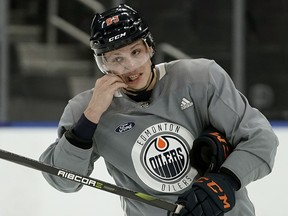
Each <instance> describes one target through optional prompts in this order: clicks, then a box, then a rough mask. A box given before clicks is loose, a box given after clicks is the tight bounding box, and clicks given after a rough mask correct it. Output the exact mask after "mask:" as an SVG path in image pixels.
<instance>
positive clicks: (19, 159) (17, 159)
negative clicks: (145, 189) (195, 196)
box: [0, 149, 183, 214]
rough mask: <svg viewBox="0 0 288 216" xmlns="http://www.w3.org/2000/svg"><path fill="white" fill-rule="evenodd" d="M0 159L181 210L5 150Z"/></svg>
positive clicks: (145, 195) (149, 196)
mask: <svg viewBox="0 0 288 216" xmlns="http://www.w3.org/2000/svg"><path fill="white" fill-rule="evenodd" d="M0 158H2V159H4V160H7V161H10V162H14V163H17V164H20V165H23V166H26V167H30V168H32V169H36V170H39V171H42V172H46V173H48V174H51V175H55V176H58V177H61V178H64V179H68V180H71V181H74V182H77V183H80V184H83V185H86V186H90V187H93V188H96V189H100V190H103V191H107V192H109V193H113V194H117V195H120V196H123V197H127V198H130V199H134V200H137V201H140V202H143V203H146V204H148V205H151V206H155V207H158V208H161V209H164V210H167V211H169V212H171V213H175V214H178V213H179V212H180V210H181V209H182V208H183V206H182V205H179V204H175V203H171V202H168V201H165V200H161V199H158V198H156V197H154V196H151V195H148V194H144V193H140V192H135V191H131V190H128V189H125V188H122V187H119V186H116V185H113V184H110V183H107V182H104V181H101V180H98V179H94V178H91V177H88V176H83V175H81V174H78V173H75V172H72V171H70V170H67V169H62V168H58V167H55V166H51V165H48V164H45V163H42V162H40V161H37V160H33V159H31V158H27V157H24V156H20V155H17V154H14V153H12V152H8V151H5V150H2V149H0Z"/></svg>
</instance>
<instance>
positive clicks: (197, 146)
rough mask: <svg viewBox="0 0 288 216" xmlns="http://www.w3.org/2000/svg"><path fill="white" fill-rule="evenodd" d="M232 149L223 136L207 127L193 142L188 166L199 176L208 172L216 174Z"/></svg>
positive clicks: (212, 128)
mask: <svg viewBox="0 0 288 216" xmlns="http://www.w3.org/2000/svg"><path fill="white" fill-rule="evenodd" d="M233 149H234V147H233V146H232V144H230V143H229V142H228V140H227V139H226V136H225V134H223V133H221V132H220V131H218V130H217V129H215V128H214V127H212V126H209V127H208V128H206V129H205V130H204V131H203V132H202V133H201V134H200V136H199V137H197V138H196V139H195V140H194V142H193V147H192V150H191V151H190V164H191V166H192V167H194V168H195V169H196V170H197V171H198V173H199V175H200V176H203V175H204V174H205V173H208V172H218V171H219V169H220V167H221V166H222V164H223V163H224V161H225V160H226V158H227V157H228V156H229V155H230V153H231V152H232V151H233Z"/></svg>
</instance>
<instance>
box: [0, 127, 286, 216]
mask: <svg viewBox="0 0 288 216" xmlns="http://www.w3.org/2000/svg"><path fill="white" fill-rule="evenodd" d="M274 129H275V132H276V134H277V135H278V138H279V140H280V146H279V148H278V153H277V157H276V163H275V167H274V170H273V172H272V173H271V174H270V175H269V176H267V177H265V178H263V179H261V180H258V181H256V182H254V183H252V184H250V185H249V186H248V189H249V195H250V198H251V200H252V201H253V203H254V205H255V207H256V213H257V214H256V215H257V216H271V215H279V216H284V215H285V212H286V207H285V205H286V203H287V200H286V197H287V195H288V188H287V187H286V185H285V183H286V181H287V179H288V174H287V172H286V171H287V167H286V166H287V164H288V157H287V154H288V145H286V143H287V142H286V140H288V127H286V128H285V127H276V128H274ZM55 137H56V128H54V127H52V128H3V127H2V128H0V148H1V149H4V150H7V151H11V152H13V153H16V154H19V155H23V156H25V157H30V158H33V159H36V160H38V157H39V155H40V154H41V153H42V152H43V151H44V150H45V149H46V148H47V147H48V145H49V144H50V143H52V142H54V139H55ZM91 177H94V178H97V179H101V180H104V181H107V182H111V183H113V180H112V179H111V177H110V176H109V175H108V173H107V171H106V169H105V166H104V162H103V161H102V160H100V161H98V162H97V163H96V164H95V171H94V172H93V173H92V175H91ZM19 215H27V216H28V215H29V216H51V215H55V216H60V215H61V216H71V215H73V216H74V215H75V216H76V215H111V216H112V215H123V212H122V210H121V206H120V200H119V197H118V196H117V195H114V194H110V193H107V192H104V191H100V190H97V189H93V188H90V187H83V189H82V190H81V191H79V192H77V193H68V194H66V193H62V192H59V191H57V190H56V189H54V188H52V187H51V186H49V185H48V183H47V182H46V181H45V180H44V178H43V177H42V174H41V173H40V172H39V171H36V170H33V169H30V168H27V167H24V166H20V165H18V164H15V163H11V162H9V161H5V160H2V159H0V216H19Z"/></svg>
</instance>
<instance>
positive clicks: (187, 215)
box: [177, 173, 235, 216]
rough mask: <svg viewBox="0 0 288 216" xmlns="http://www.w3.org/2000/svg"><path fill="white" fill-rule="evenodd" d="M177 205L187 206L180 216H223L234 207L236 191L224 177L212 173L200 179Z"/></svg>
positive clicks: (180, 197)
mask: <svg viewBox="0 0 288 216" xmlns="http://www.w3.org/2000/svg"><path fill="white" fill-rule="evenodd" d="M177 203H178V204H182V205H184V206H185V207H184V208H183V209H182V210H181V211H180V213H179V216H222V215H224V213H225V212H228V211H230V210H231V209H232V208H233V207H234V205H235V191H234V189H233V187H232V185H231V184H230V183H229V181H228V180H227V179H226V177H225V176H224V175H221V174H214V173H213V174H212V173H211V174H208V175H207V176H205V177H201V178H199V179H198V180H197V181H196V182H195V183H194V184H193V185H192V188H191V189H190V190H188V191H186V192H185V193H184V194H182V195H181V196H179V198H178V201H177Z"/></svg>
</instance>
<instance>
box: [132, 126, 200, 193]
mask: <svg viewBox="0 0 288 216" xmlns="http://www.w3.org/2000/svg"><path fill="white" fill-rule="evenodd" d="M193 140H194V137H193V136H192V134H191V133H190V132H189V131H188V130H187V129H185V128H184V127H182V126H180V125H177V124H174V123H167V122H165V123H160V124H156V125H153V126H151V127H149V128H147V129H146V130H144V131H143V132H142V134H141V135H140V136H139V137H138V139H137V141H136V143H135V145H134V147H133V149H132V160H133V163H134V167H135V170H136V172H137V174H138V176H139V177H140V179H141V180H142V181H143V182H144V183H145V184H146V185H147V186H149V187H151V188H153V189H154V190H157V191H162V192H177V191H180V190H183V189H184V188H186V187H188V186H189V185H190V184H191V183H192V181H193V179H194V177H195V175H196V170H194V169H193V168H191V166H190V165H189V163H190V162H189V151H190V149H191V147H192V143H193Z"/></svg>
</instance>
